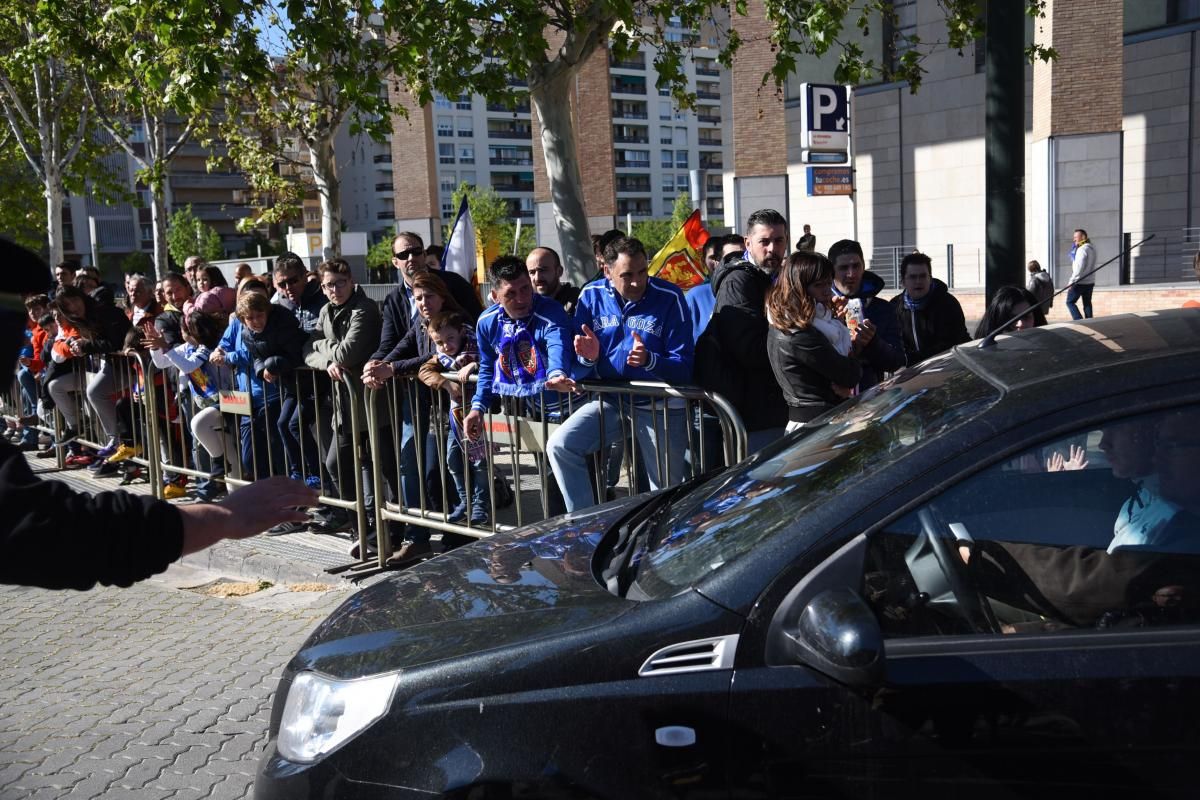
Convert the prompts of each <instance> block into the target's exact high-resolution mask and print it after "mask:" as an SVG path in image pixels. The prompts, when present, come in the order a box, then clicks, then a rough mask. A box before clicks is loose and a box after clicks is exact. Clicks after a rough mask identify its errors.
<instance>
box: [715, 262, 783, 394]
mask: <svg viewBox="0 0 1200 800" xmlns="http://www.w3.org/2000/svg"><path fill="white" fill-rule="evenodd" d="M764 302H765V298H764V295H763V290H762V288H761V287H760V286H759V284H758V281H757V280H756V278H755V276H754V275H752V274H751V273H750V272H749V270H745V269H736V270H735V271H734V272H732V273H731V274H729V275H727V276H726V277H725V278H724V280H722V281H721V283H720V286H719V288H718V290H717V298H716V306H715V309H716V310H715V311H714V313H713V318H714V319H715V320H716V321H717V331H718V333H719V335H720V340H721V352H722V355H723V356H724V357H725V358H726V359H729V360H730V361H735V362H737V363H738V364H740V365H741V366H742V369H743V370H745V371H747V372H754V371H756V370H764V371H765V372H766V374H770V370H771V362H770V361H769V360H768V358H767V348H766V341H767V313H766V307H765V305H764ZM710 324H711V323H710Z"/></svg>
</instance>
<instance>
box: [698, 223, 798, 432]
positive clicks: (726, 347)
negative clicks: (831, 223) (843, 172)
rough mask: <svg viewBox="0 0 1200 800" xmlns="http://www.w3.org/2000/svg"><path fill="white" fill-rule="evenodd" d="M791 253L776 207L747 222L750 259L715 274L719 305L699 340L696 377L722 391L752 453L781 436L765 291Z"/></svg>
mask: <svg viewBox="0 0 1200 800" xmlns="http://www.w3.org/2000/svg"><path fill="white" fill-rule="evenodd" d="M787 254H788V229H787V220H785V219H784V218H783V215H782V214H780V213H779V212H778V211H775V210H774V209H763V210H761V211H755V212H754V213H753V214H751V215H750V219H749V220H747V222H746V259H744V260H739V261H732V260H731V261H730V263H727V264H723V265H722V266H721V267H720V268H719V269H718V270H717V272H716V274H714V275H713V276H712V287H713V294H714V295H715V296H716V305H715V306H714V307H713V315H712V320H711V321H710V322H709V324H708V328H707V329H706V330H705V331H704V334H703V335H702V336H701V337H700V340H699V341H698V342H697V343H696V381H697V382H698V383H699V384H700V385H701V386H703V387H704V388H706V389H710V390H712V391H714V392H717V393H719V394H721V395H724V396H725V397H726V398H727V399H728V400H729V401H730V402H731V403H733V406H734V408H736V409H737V411H738V414H740V415H741V417H742V421H743V422H744V423H745V425H746V431H747V434H748V448H749V452H750V453H753V452H757V451H758V450H761V449H762V448H763V447H765V446H766V445H767V444H769V443H771V442H773V441H775V440H777V439H778V438H780V437H781V436H783V433H784V428H785V426H786V425H787V406H786V404H785V403H784V402H783V390H782V389H780V388H779V383H778V382H777V381H776V380H775V374H774V373H773V372H772V371H771V363H770V361H769V360H768V359H767V327H768V326H767V313H766V305H765V301H766V296H767V290H768V289H770V288H771V284H772V282H773V281H774V279H775V275H776V274H777V273H778V272H779V269H780V267H781V266H783V260H784V259H785V258H786V257H787Z"/></svg>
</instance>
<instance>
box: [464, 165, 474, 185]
mask: <svg viewBox="0 0 1200 800" xmlns="http://www.w3.org/2000/svg"><path fill="white" fill-rule="evenodd" d="M462 182H463V183H465V184H466V185H467V186H470V187H471V188H472V189H474V188H475V172H474V171H473V170H469V169H468V170H463V174H462Z"/></svg>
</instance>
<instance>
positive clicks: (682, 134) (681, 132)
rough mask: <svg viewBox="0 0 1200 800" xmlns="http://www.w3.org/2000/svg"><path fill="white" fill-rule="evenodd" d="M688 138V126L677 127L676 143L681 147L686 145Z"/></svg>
mask: <svg viewBox="0 0 1200 800" xmlns="http://www.w3.org/2000/svg"><path fill="white" fill-rule="evenodd" d="M687 139H688V137H687V128H676V129H675V144H677V145H679V146H680V147H686V146H687Z"/></svg>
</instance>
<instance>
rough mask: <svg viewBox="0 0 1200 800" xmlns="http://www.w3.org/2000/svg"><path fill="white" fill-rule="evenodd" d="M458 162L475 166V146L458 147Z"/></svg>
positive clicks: (462, 145)
mask: <svg viewBox="0 0 1200 800" xmlns="http://www.w3.org/2000/svg"><path fill="white" fill-rule="evenodd" d="M458 160H459V163H462V164H474V163H475V145H473V144H460V145H459V146H458Z"/></svg>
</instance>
